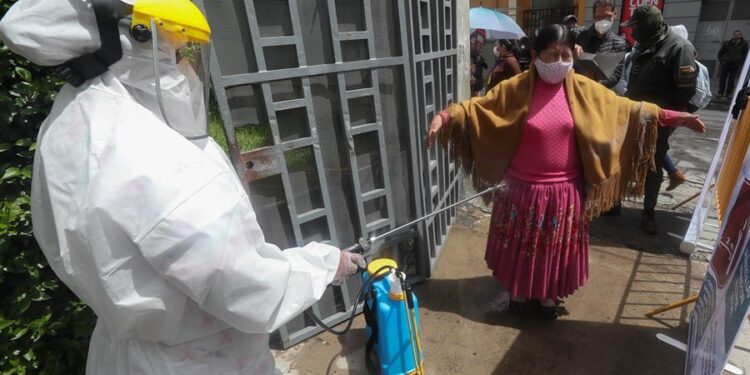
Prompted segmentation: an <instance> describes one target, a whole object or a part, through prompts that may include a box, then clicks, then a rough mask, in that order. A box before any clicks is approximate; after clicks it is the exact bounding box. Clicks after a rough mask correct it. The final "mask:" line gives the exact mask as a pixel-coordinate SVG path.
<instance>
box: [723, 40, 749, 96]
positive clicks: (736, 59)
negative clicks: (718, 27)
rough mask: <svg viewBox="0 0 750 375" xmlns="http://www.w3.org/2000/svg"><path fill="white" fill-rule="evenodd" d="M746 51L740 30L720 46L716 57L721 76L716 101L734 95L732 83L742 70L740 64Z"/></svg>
mask: <svg viewBox="0 0 750 375" xmlns="http://www.w3.org/2000/svg"><path fill="white" fill-rule="evenodd" d="M747 50H748V46H747V42H746V41H745V39H744V38H742V31H740V30H735V31H734V33H732V39H729V40H727V41H726V42H724V44H722V45H721V49H720V50H719V55H718V58H719V63H721V76H720V78H719V94H718V95H717V96H716V98H717V99H721V98H723V97H725V96H732V95H734V82H735V81H736V80H737V73H738V72H739V71H740V68H742V63H744V62H745V56H746V55H747Z"/></svg>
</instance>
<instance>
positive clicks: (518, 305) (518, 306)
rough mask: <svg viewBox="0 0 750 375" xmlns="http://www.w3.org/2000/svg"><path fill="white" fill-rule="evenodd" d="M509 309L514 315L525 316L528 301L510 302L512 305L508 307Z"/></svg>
mask: <svg viewBox="0 0 750 375" xmlns="http://www.w3.org/2000/svg"><path fill="white" fill-rule="evenodd" d="M508 308H509V309H510V312H512V313H514V314H524V313H526V301H523V302H520V301H514V300H510V305H509V306H508Z"/></svg>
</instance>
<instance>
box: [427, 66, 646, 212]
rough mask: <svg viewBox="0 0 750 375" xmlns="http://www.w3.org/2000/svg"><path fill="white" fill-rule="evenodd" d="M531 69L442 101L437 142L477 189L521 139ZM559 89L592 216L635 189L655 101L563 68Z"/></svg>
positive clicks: (500, 169) (499, 173)
mask: <svg viewBox="0 0 750 375" xmlns="http://www.w3.org/2000/svg"><path fill="white" fill-rule="evenodd" d="M535 77H536V73H535V72H534V70H533V67H532V69H530V70H529V71H527V72H524V73H522V74H519V75H517V76H515V77H513V78H511V79H509V80H505V81H503V82H502V83H500V84H499V85H497V86H495V87H494V88H493V89H492V90H491V91H490V92H489V93H488V94H487V95H485V96H483V97H477V98H472V99H470V100H467V101H464V102H461V103H459V104H454V105H451V106H450V107H449V108H448V113H449V115H450V119H451V121H450V124H449V126H444V127H443V130H442V137H441V139H442V142H443V147H447V146H448V145H449V144H450V145H451V146H452V147H451V152H452V154H453V156H454V157H455V158H456V159H457V160H458V161H459V162H460V163H461V166H462V167H463V168H464V170H465V171H466V172H467V173H469V174H470V175H471V178H472V182H473V184H474V187H475V188H476V189H477V190H484V189H485V188H487V187H490V186H494V185H496V184H497V183H499V182H500V181H501V180H502V178H503V176H504V174H505V172H506V170H507V169H508V166H509V164H510V161H511V158H512V157H513V154H514V153H515V151H516V148H517V147H518V144H519V143H520V141H521V134H522V130H523V126H524V124H525V123H526V117H527V113H528V107H529V103H531V99H532V94H533V92H534V78H535ZM565 90H566V95H567V99H568V103H569V104H570V111H571V113H572V115H573V121H574V122H575V133H576V143H577V145H578V153H579V155H580V159H581V163H582V167H583V176H584V180H585V183H586V214H587V215H588V216H589V217H596V216H599V215H600V214H601V213H603V212H606V211H607V210H609V209H611V208H612V206H613V205H614V203H615V202H617V201H619V200H620V199H622V198H624V197H626V196H629V195H643V183H644V180H645V179H646V173H647V172H648V169H649V168H654V160H653V158H654V150H655V147H656V135H657V126H658V117H659V115H658V114H659V107H657V106H656V105H654V104H650V103H645V102H634V101H630V100H628V99H626V98H622V97H619V96H617V95H616V94H615V93H613V92H612V91H610V90H609V89H607V88H605V87H604V86H602V85H600V84H598V83H596V82H594V81H592V80H590V79H588V78H586V77H584V76H582V75H578V74H575V73H573V72H572V71H571V72H570V73H568V76H567V77H566V78H565Z"/></svg>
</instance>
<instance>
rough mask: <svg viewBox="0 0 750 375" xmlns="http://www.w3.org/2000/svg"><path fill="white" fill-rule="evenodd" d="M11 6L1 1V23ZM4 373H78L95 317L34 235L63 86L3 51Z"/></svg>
mask: <svg viewBox="0 0 750 375" xmlns="http://www.w3.org/2000/svg"><path fill="white" fill-rule="evenodd" d="M13 2H14V1H13V0H0V18H2V16H3V15H5V13H6V12H7V10H8V8H10V6H11V5H12V3H13ZM0 77H1V78H0V82H1V84H0V87H2V93H0V119H1V120H0V285H2V288H0V374H80V373H83V371H84V367H85V363H86V353H87V348H88V341H89V337H90V335H91V330H92V329H93V325H94V322H95V317H94V314H93V312H92V311H91V310H90V309H89V308H88V307H87V306H86V305H84V304H83V303H82V302H80V301H79V300H78V298H76V296H75V295H74V294H73V293H71V292H70V290H69V289H68V288H67V287H66V286H65V285H64V284H63V283H62V282H60V281H59V280H58V278H57V277H56V276H55V274H54V273H53V272H52V270H51V269H50V268H49V266H48V265H47V261H46V259H45V258H44V256H43V254H42V251H41V250H40V249H39V245H38V244H37V243H36V241H35V240H34V237H33V233H32V227H31V215H30V212H29V210H30V202H29V195H30V190H31V170H32V162H33V154H34V150H35V149H36V143H35V140H36V135H37V133H38V131H39V126H40V125H41V123H42V121H43V120H44V118H45V117H46V116H47V114H48V112H49V110H50V108H51V106H52V102H53V100H54V97H55V94H56V93H57V91H58V89H59V87H60V82H59V81H58V80H57V79H55V78H54V77H53V76H52V75H51V74H50V70H49V69H43V68H40V67H37V66H35V65H33V64H31V63H29V62H28V61H27V60H25V59H23V58H20V57H18V56H17V55H15V54H13V53H12V52H10V51H9V50H8V49H7V47H6V46H4V45H0Z"/></svg>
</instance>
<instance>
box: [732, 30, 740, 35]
mask: <svg viewBox="0 0 750 375" xmlns="http://www.w3.org/2000/svg"><path fill="white" fill-rule="evenodd" d="M734 33H740V34H742V30H734V31H733V32H732V34H734Z"/></svg>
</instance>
